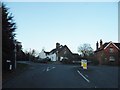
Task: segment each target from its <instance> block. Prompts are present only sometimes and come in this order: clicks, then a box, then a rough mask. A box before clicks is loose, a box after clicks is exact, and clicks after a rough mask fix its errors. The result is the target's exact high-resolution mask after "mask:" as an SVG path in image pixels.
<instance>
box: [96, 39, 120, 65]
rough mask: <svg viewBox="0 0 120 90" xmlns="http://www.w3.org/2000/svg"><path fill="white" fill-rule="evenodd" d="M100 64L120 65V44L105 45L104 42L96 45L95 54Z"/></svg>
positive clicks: (108, 43) (107, 43)
mask: <svg viewBox="0 0 120 90" xmlns="http://www.w3.org/2000/svg"><path fill="white" fill-rule="evenodd" d="M94 54H95V57H96V59H97V60H98V61H99V64H114V65H115V64H116V65H118V64H120V43H113V42H112V41H110V42H106V43H104V44H103V42H102V40H100V47H99V43H98V42H97V43H96V51H95V52H94Z"/></svg>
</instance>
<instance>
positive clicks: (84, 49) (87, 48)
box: [78, 43, 93, 57]
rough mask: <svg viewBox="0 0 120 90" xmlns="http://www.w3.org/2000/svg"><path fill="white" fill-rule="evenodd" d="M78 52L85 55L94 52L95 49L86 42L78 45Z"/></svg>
mask: <svg viewBox="0 0 120 90" xmlns="http://www.w3.org/2000/svg"><path fill="white" fill-rule="evenodd" d="M78 52H79V53H80V54H82V55H83V56H84V57H85V56H90V55H91V54H93V49H92V47H91V45H90V44H87V43H85V44H82V45H80V46H79V47H78Z"/></svg>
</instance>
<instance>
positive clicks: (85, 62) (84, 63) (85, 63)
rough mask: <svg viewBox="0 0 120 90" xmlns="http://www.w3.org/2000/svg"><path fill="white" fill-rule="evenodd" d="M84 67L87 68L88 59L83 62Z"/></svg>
mask: <svg viewBox="0 0 120 90" xmlns="http://www.w3.org/2000/svg"><path fill="white" fill-rule="evenodd" d="M83 69H87V60H84V62H83Z"/></svg>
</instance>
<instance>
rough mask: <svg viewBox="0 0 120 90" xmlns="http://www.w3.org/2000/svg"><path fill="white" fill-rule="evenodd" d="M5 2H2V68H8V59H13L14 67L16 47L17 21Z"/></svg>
mask: <svg viewBox="0 0 120 90" xmlns="http://www.w3.org/2000/svg"><path fill="white" fill-rule="evenodd" d="M8 10H9V9H8V8H7V7H6V5H5V4H4V3H2V60H3V61H2V69H3V70H6V67H7V63H6V60H11V61H12V65H13V67H14V61H15V58H14V48H15V44H14V42H15V29H16V23H15V22H14V20H13V16H12V14H11V13H10V12H9V11H8Z"/></svg>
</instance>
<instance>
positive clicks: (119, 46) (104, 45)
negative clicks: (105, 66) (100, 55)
mask: <svg viewBox="0 0 120 90" xmlns="http://www.w3.org/2000/svg"><path fill="white" fill-rule="evenodd" d="M109 43H110V42H107V43H104V44H103V48H98V49H97V50H96V51H95V52H98V51H101V50H103V49H104V48H105V47H106V46H107V45H108V44H109ZM114 44H115V45H116V46H117V47H118V48H119V49H120V43H114Z"/></svg>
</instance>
